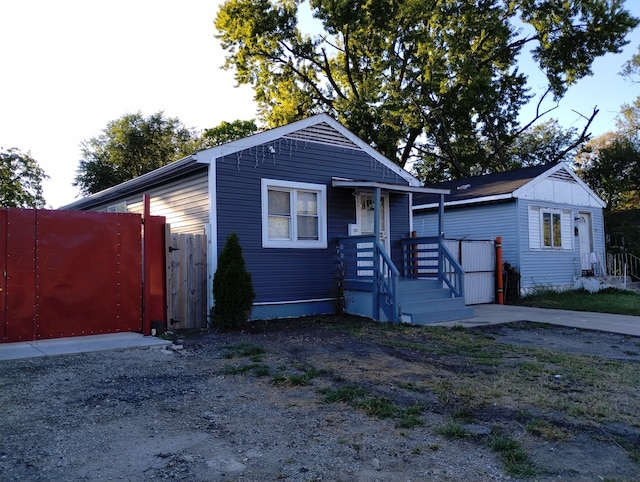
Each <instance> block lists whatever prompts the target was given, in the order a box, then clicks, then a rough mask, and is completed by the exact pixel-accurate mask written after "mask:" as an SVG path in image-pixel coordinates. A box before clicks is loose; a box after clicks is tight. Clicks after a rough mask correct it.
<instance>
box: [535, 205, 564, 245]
mask: <svg viewBox="0 0 640 482" xmlns="http://www.w3.org/2000/svg"><path fill="white" fill-rule="evenodd" d="M545 214H550V215H551V224H550V229H551V232H550V233H549V235H550V237H551V243H552V245H551V246H547V245H546V244H544V234H545V233H544V215H545ZM554 215H557V216H559V217H560V246H554V245H553V216H554ZM562 224H563V222H562V211H560V210H559V209H549V208H540V247H541V248H542V249H546V250H561V249H563V246H562V241H563V239H562Z"/></svg>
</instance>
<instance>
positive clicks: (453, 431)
mask: <svg viewBox="0 0 640 482" xmlns="http://www.w3.org/2000/svg"><path fill="white" fill-rule="evenodd" d="M436 433H438V434H440V435H442V436H443V437H446V438H449V439H462V438H467V437H468V436H469V434H468V433H467V431H466V430H465V429H464V428H463V427H462V425H460V424H459V423H458V422H453V421H451V422H447V423H446V424H445V425H443V426H442V427H439V428H438V429H436Z"/></svg>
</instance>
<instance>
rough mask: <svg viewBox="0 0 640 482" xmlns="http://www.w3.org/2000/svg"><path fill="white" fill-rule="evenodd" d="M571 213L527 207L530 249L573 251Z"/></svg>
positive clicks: (568, 211)
mask: <svg viewBox="0 0 640 482" xmlns="http://www.w3.org/2000/svg"><path fill="white" fill-rule="evenodd" d="M571 230H572V227H571V211H570V210H560V209H552V208H543V207H540V206H530V207H529V248H530V249H554V250H560V249H562V250H571V249H573V236H572V231H571Z"/></svg>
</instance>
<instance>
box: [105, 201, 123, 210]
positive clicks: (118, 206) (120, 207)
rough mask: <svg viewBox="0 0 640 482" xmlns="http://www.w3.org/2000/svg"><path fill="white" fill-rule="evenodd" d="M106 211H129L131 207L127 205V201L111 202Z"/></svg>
mask: <svg viewBox="0 0 640 482" xmlns="http://www.w3.org/2000/svg"><path fill="white" fill-rule="evenodd" d="M106 212H108V213H127V212H129V208H128V206H127V201H120V202H118V203H117V204H110V205H109V206H107V210H106Z"/></svg>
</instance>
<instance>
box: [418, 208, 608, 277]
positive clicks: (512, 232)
mask: <svg viewBox="0 0 640 482" xmlns="http://www.w3.org/2000/svg"><path fill="white" fill-rule="evenodd" d="M530 205H534V206H544V207H547V208H558V209H564V210H566V209H571V210H572V216H571V219H573V218H574V217H575V216H577V214H578V212H590V213H591V216H592V222H593V237H594V249H595V251H596V252H597V253H599V254H600V256H601V258H602V259H604V224H603V214H602V209H600V208H588V207H580V206H568V205H566V204H554V203H550V202H546V201H545V202H541V201H528V200H522V199H518V200H514V201H510V202H504V203H496V204H479V205H476V206H474V207H469V206H465V207H458V208H455V207H450V208H445V212H444V233H445V237H447V238H468V239H495V238H496V237H497V236H501V237H502V258H503V260H504V261H505V262H508V263H510V264H511V265H513V266H516V267H517V268H518V270H519V271H520V275H521V288H522V289H523V290H528V289H531V288H535V287H539V286H550V287H560V288H567V287H570V286H572V285H573V282H574V277H575V276H576V275H578V274H579V273H580V262H579V258H580V248H579V245H578V240H577V238H574V244H573V249H572V250H540V249H530V247H529V206H530ZM413 229H414V230H415V231H417V233H418V235H419V236H436V235H437V231H438V218H437V212H435V211H432V212H416V213H415V214H414V220H413ZM572 229H573V227H572Z"/></svg>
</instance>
